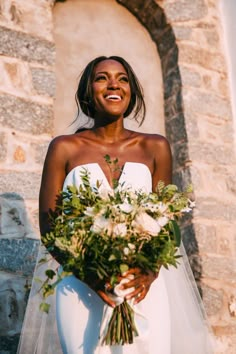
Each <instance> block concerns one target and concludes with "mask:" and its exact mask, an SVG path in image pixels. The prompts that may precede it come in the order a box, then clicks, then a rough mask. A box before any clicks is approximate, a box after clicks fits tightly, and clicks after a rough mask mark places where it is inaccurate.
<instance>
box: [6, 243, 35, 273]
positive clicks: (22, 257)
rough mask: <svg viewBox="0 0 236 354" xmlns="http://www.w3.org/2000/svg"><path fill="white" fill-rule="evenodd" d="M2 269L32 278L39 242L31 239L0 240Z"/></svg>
mask: <svg viewBox="0 0 236 354" xmlns="http://www.w3.org/2000/svg"><path fill="white" fill-rule="evenodd" d="M0 246H1V247H0V269H1V270H4V271H8V272H11V273H17V274H21V275H24V276H32V273H33V270H34V267H35V262H36V257H37V254H38V246H39V241H37V240H30V239H27V240H26V239H0Z"/></svg>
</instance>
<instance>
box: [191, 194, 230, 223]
mask: <svg viewBox="0 0 236 354" xmlns="http://www.w3.org/2000/svg"><path fill="white" fill-rule="evenodd" d="M217 197H218V198H217ZM219 204H220V208H219ZM195 212H196V215H197V216H198V217H203V218H205V219H209V220H212V221H213V220H223V221H228V222H233V221H235V215H236V204H224V203H223V202H222V200H221V198H220V196H216V197H215V198H209V197H208V198H205V199H204V198H199V199H198V200H197V208H196V211H195Z"/></svg>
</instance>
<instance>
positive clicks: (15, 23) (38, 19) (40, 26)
mask: <svg viewBox="0 0 236 354" xmlns="http://www.w3.org/2000/svg"><path fill="white" fill-rule="evenodd" d="M50 2H51V4H50ZM52 2H54V0H51V1H48V0H46V1H34V0H33V1H29V0H13V1H12V0H10V1H9V0H1V18H0V23H2V24H3V25H5V26H7V27H11V28H14V29H16V30H18V31H22V32H27V33H30V34H31V35H35V36H36V37H38V36H40V37H42V38H45V39H49V40H51V39H52Z"/></svg>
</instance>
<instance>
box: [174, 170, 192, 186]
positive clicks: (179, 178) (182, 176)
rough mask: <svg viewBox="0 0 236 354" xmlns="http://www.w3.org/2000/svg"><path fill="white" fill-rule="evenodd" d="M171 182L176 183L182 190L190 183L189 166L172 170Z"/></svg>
mask: <svg viewBox="0 0 236 354" xmlns="http://www.w3.org/2000/svg"><path fill="white" fill-rule="evenodd" d="M173 183H174V184H176V185H177V186H178V187H179V188H180V189H181V190H184V189H185V188H186V187H187V186H189V185H190V184H191V183H192V180H191V173H190V168H189V167H182V168H180V169H177V170H174V173H173Z"/></svg>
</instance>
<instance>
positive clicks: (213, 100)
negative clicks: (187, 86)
mask: <svg viewBox="0 0 236 354" xmlns="http://www.w3.org/2000/svg"><path fill="white" fill-rule="evenodd" d="M184 105H185V108H186V109H188V110H191V111H192V112H196V113H200V114H203V115H206V116H207V115H209V116H215V117H220V118H222V119H223V120H227V119H231V118H232V111H231V107H230V102H229V101H228V100H227V99H225V98H222V97H220V96H218V95H216V94H213V93H211V92H207V93H206V92H205V91H204V92H201V91H199V90H194V91H192V92H190V91H188V94H187V95H185V97H184Z"/></svg>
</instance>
